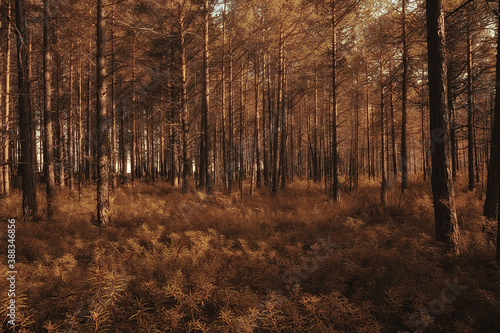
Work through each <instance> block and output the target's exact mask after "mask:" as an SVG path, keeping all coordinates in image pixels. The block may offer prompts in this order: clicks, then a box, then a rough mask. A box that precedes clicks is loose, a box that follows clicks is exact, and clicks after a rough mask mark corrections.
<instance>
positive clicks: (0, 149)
mask: <svg viewBox="0 0 500 333" xmlns="http://www.w3.org/2000/svg"><path fill="white" fill-rule="evenodd" d="M10 17H11V2H10V1H8V2H7V20H6V24H7V27H6V32H5V33H6V38H5V39H6V40H5V50H6V51H5V97H4V105H5V113H4V115H3V128H1V130H2V131H3V134H2V136H3V140H2V146H0V153H1V154H3V159H4V163H5V164H4V165H3V167H2V168H0V172H1V173H2V176H3V177H2V178H3V182H2V184H0V186H2V192H3V195H4V196H8V195H9V194H10V166H11V163H10V159H9V146H10V145H9V142H10V136H9V129H10V104H11V103H10V101H11V98H10V95H11V85H10V81H11V80H10V75H11V67H10V65H11V36H10V35H11V29H12V28H11V23H10Z"/></svg>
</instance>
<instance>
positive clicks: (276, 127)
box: [272, 27, 283, 194]
mask: <svg viewBox="0 0 500 333" xmlns="http://www.w3.org/2000/svg"><path fill="white" fill-rule="evenodd" d="M282 47H283V31H282V27H280V31H279V41H278V82H277V85H278V87H277V92H276V95H277V96H276V100H277V102H276V107H275V110H274V111H275V117H274V129H273V131H274V132H273V137H274V140H273V187H272V193H273V194H276V193H277V192H278V181H279V173H278V172H279V164H278V163H279V159H278V152H279V151H278V148H279V126H280V114H281V112H280V105H281V103H282V100H281V97H282V96H283V93H282V89H283V87H282V81H281V75H282V74H281V61H282V52H283V50H282Z"/></svg>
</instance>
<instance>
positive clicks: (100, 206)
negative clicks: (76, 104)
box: [96, 0, 109, 227]
mask: <svg viewBox="0 0 500 333" xmlns="http://www.w3.org/2000/svg"><path fill="white" fill-rule="evenodd" d="M107 3H108V1H107V0H97V31H96V33H97V53H96V65H97V72H96V74H97V86H96V89H97V102H96V109H97V133H98V146H97V158H98V179H97V221H98V223H99V225H100V226H101V227H106V226H108V224H109V138H108V130H109V124H108V123H109V119H108V117H109V115H108V110H107V105H106V93H107V86H106V6H107Z"/></svg>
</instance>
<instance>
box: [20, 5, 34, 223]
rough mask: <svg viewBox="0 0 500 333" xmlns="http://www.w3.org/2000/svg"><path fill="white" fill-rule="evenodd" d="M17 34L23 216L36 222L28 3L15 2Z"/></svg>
mask: <svg viewBox="0 0 500 333" xmlns="http://www.w3.org/2000/svg"><path fill="white" fill-rule="evenodd" d="M15 4H16V5H15V12H16V26H17V29H16V33H17V64H18V79H17V81H18V89H19V102H18V103H19V106H18V112H19V135H20V140H21V155H20V160H19V164H20V166H19V169H20V172H21V176H22V191H23V203H22V205H23V215H24V217H25V218H26V219H27V220H32V219H33V220H36V218H37V213H38V210H37V202H36V184H35V170H34V167H33V161H34V160H35V159H34V156H33V145H34V137H33V136H32V134H33V131H32V130H31V129H32V127H33V114H32V109H31V100H30V99H31V95H30V77H29V73H28V67H29V54H28V31H27V29H26V17H25V1H24V0H18V1H16V2H15Z"/></svg>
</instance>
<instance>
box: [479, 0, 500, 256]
mask: <svg viewBox="0 0 500 333" xmlns="http://www.w3.org/2000/svg"><path fill="white" fill-rule="evenodd" d="M499 6H500V1H499ZM497 38H498V39H497V60H496V87H495V89H496V90H495V107H494V111H493V117H494V121H493V128H492V129H491V148H490V163H489V165H488V181H487V184H486V199H485V201H484V207H483V214H484V216H485V217H487V218H489V219H495V217H496V216H497V215H498V217H499V218H500V214H498V210H499V208H500V207H499V204H498V201H499V198H500V195H499V192H500V52H499V50H500V16H499V17H498V31H497ZM499 229H500V228H499ZM499 238H500V232H499ZM498 251H500V250H497V258H500V254H499V253H498Z"/></svg>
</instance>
